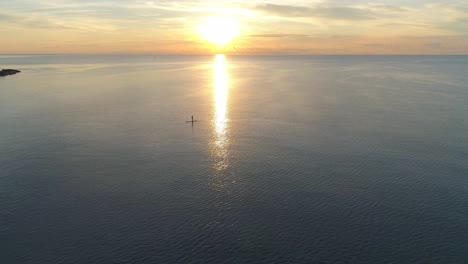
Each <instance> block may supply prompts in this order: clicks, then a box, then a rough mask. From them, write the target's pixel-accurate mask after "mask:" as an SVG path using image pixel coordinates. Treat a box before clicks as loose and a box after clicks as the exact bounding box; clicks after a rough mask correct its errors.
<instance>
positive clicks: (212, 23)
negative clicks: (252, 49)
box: [198, 17, 240, 47]
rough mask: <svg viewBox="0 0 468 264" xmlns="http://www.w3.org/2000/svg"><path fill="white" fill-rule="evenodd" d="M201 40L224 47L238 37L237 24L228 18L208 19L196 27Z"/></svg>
mask: <svg viewBox="0 0 468 264" xmlns="http://www.w3.org/2000/svg"><path fill="white" fill-rule="evenodd" d="M198 32H199V34H200V36H201V38H202V39H204V40H206V41H208V42H210V43H212V44H214V45H217V46H218V47H224V46H226V45H227V44H229V43H230V42H231V41H233V40H234V39H235V38H236V37H238V36H239V35H240V29H239V23H238V22H237V21H236V20H234V19H233V18H229V17H209V18H206V19H205V20H204V21H203V22H202V24H201V25H200V26H199V27H198Z"/></svg>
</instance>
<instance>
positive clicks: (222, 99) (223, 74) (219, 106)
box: [211, 55, 229, 187]
mask: <svg viewBox="0 0 468 264" xmlns="http://www.w3.org/2000/svg"><path fill="white" fill-rule="evenodd" d="M213 73H214V76H213V78H214V87H213V101H214V102H213V103H214V104H213V105H214V109H213V121H212V122H213V141H212V144H211V151H212V156H213V168H214V169H215V171H216V176H217V177H220V176H221V174H222V173H223V172H225V171H226V169H227V168H228V167H229V153H228V145H229V138H228V121H229V120H228V95H229V76H228V73H227V61H226V58H225V56H224V55H216V57H215V60H214V63H213ZM223 182H224V181H223V179H221V178H220V179H216V180H215V184H216V185H217V186H218V187H223V185H224V184H223Z"/></svg>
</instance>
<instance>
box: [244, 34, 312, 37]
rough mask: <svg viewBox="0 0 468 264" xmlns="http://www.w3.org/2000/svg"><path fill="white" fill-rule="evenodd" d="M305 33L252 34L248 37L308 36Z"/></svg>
mask: <svg viewBox="0 0 468 264" xmlns="http://www.w3.org/2000/svg"><path fill="white" fill-rule="evenodd" d="M308 36H309V35H306V34H252V35H248V36H247V37H249V38H302V37H308Z"/></svg>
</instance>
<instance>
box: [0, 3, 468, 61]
mask: <svg viewBox="0 0 468 264" xmlns="http://www.w3.org/2000/svg"><path fill="white" fill-rule="evenodd" d="M213 16H217V17H229V18H230V19H232V20H234V21H236V23H238V25H239V30H240V34H239V36H237V37H236V38H235V39H234V41H232V42H230V43H228V44H226V45H225V46H224V48H219V47H217V46H216V45H214V44H211V43H209V42H207V41H206V40H204V39H203V38H202V36H200V34H199V32H198V30H197V29H198V28H199V26H200V25H201V24H202V23H203V21H205V20H206V18H207V17H213ZM0 36H1V43H2V45H1V50H0V53H2V54H33V53H42V54H44V53H46V54H71V53H78V54H85V53H91V54H97V53H125V54H209V53H213V52H219V51H222V52H224V53H233V54H468V0H463V1H461V0H455V1H451V0H447V1H425V0H414V1H401V0H396V1H387V0H382V1H372V0H370V1H365V0H348V1H347V0H344V1H327V0H321V1H320V0H317V1H314V0H297V1H294V0H293V1H256V0H252V1H222V0H218V1H189V0H175V1H167V0H160V1H156V0H154V1H151V0H142V1H140V0H113V1H112V0H8V1H1V2H0Z"/></svg>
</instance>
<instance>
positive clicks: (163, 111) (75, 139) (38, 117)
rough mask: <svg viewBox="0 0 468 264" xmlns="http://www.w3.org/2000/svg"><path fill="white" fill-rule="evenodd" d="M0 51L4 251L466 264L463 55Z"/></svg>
mask: <svg viewBox="0 0 468 264" xmlns="http://www.w3.org/2000/svg"><path fill="white" fill-rule="evenodd" d="M1 67H3V68H17V69H20V70H22V73H20V74H17V75H14V76H7V77H0V150H1V151H0V262H1V263H5V264H16V263H22V264H25V263H34V264H36V263H48V264H50V263H67V264H71V263H468V104H467V102H468V74H467V73H468V56H302V57H300V56H226V57H223V56H199V57H194V56H5V55H4V56H0V68H1ZM191 115H194V116H195V119H197V120H199V121H200V122H197V123H194V124H193V126H192V124H191V123H186V122H185V121H186V120H188V119H189V118H190V117H191Z"/></svg>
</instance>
